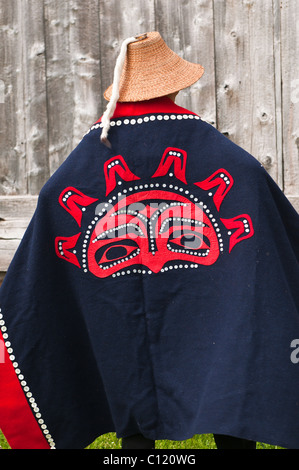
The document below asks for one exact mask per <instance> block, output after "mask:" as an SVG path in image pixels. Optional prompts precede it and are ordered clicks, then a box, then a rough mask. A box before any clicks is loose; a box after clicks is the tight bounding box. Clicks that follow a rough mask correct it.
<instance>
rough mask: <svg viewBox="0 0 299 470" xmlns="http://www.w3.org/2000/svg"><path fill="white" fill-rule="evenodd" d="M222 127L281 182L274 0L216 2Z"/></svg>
mask: <svg viewBox="0 0 299 470" xmlns="http://www.w3.org/2000/svg"><path fill="white" fill-rule="evenodd" d="M214 15H215V16H214V17H215V49H216V77H217V80H216V82H217V83H216V85H217V113H218V127H219V130H220V131H221V132H223V133H224V134H225V135H227V136H228V137H229V138H230V139H231V140H233V141H234V142H235V143H237V144H238V145H240V146H241V147H243V148H245V149H246V150H247V151H248V152H250V153H251V154H253V155H254V156H255V157H256V158H257V159H258V160H259V161H260V162H261V163H262V164H263V165H264V166H265V168H266V169H267V171H269V173H270V174H271V176H272V177H273V178H274V179H275V180H276V181H278V180H279V177H278V172H279V167H280V165H279V164H278V155H277V147H276V127H275V118H276V108H275V95H276V92H275V81H274V71H275V68H274V57H273V47H274V44H273V23H274V16H273V8H272V0H265V1H263V2H259V1H257V0H242V1H238V2H236V1H234V0H228V1H225V2H223V1H222V0H214Z"/></svg>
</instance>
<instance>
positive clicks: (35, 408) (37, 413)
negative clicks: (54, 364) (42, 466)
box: [0, 308, 56, 449]
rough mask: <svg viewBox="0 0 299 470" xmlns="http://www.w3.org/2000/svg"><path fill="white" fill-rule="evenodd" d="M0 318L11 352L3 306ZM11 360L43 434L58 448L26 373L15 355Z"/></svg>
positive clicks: (52, 445)
mask: <svg viewBox="0 0 299 470" xmlns="http://www.w3.org/2000/svg"><path fill="white" fill-rule="evenodd" d="M0 320H1V327H0V329H1V331H2V333H3V339H4V340H6V341H5V346H6V347H7V348H8V349H7V350H8V352H9V353H11V352H13V348H12V347H11V342H10V341H7V340H8V333H7V327H6V326H5V321H4V319H3V314H2V312H1V308H0ZM9 358H10V360H11V362H12V365H13V367H14V369H15V373H16V375H17V377H18V380H19V382H20V384H21V387H22V389H23V390H24V394H25V396H26V397H27V399H28V402H29V404H30V405H31V407H32V409H33V413H34V415H35V419H36V421H37V422H38V424H39V425H40V424H41V426H40V428H41V430H42V432H43V434H44V435H45V438H46V439H47V441H48V443H49V446H50V447H51V449H55V448H56V445H55V442H54V439H53V437H52V436H51V434H49V431H48V428H47V426H46V424H44V420H43V419H41V413H40V410H39V408H38V406H37V403H36V401H35V399H34V398H33V396H32V393H31V392H30V388H29V387H28V384H27V382H26V380H24V375H23V374H22V372H21V370H20V368H19V364H18V362H16V361H15V356H14V355H12V354H10V356H9Z"/></svg>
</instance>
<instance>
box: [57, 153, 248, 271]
mask: <svg viewBox="0 0 299 470" xmlns="http://www.w3.org/2000/svg"><path fill="white" fill-rule="evenodd" d="M186 165H187V152H186V151H185V150H183V149H178V148H173V147H168V148H167V149H166V150H165V152H164V153H163V155H162V158H161V160H160V163H159V165H158V167H157V170H156V171H155V172H154V174H153V175H152V176H151V177H150V178H149V179H147V181H146V182H142V181H141V180H140V177H138V176H137V175H135V174H134V173H133V172H132V171H131V170H130V169H129V167H128V165H127V162H126V161H125V159H124V158H123V157H122V156H121V155H117V156H115V157H112V158H110V159H109V160H107V161H106V162H105V164H104V177H105V181H106V199H104V200H99V199H98V198H95V197H91V196H87V195H85V194H84V193H82V192H81V191H79V190H78V189H76V188H73V187H67V188H65V190H64V191H62V192H61V194H60V196H59V203H60V205H61V206H62V207H63V209H64V210H66V211H67V212H68V213H69V215H70V216H72V217H73V218H74V220H75V222H76V223H77V225H79V227H81V225H83V221H84V220H87V209H88V207H89V206H91V207H94V206H95V208H97V207H98V206H99V203H100V209H99V210H98V211H97V212H96V215H95V216H93V217H92V220H90V219H89V220H90V221H89V222H87V225H84V226H83V227H82V231H81V232H79V233H76V234H75V235H72V236H59V237H56V239H55V249H56V254H57V256H59V257H60V258H62V259H63V260H65V261H67V262H69V263H72V264H74V265H75V266H76V267H78V268H83V272H86V273H87V272H89V273H91V274H93V275H95V276H96V277H99V278H105V277H108V276H112V277H116V276H119V275H124V274H135V273H142V274H145V273H149V274H151V273H158V272H167V271H170V270H172V269H174V268H182V267H183V268H186V269H189V268H195V267H196V268H198V267H200V266H201V265H205V266H210V265H212V264H214V263H215V262H216V261H217V260H218V258H219V256H220V255H221V254H223V253H224V251H225V240H228V250H227V251H228V253H231V251H232V249H233V248H234V247H235V245H236V244H238V243H239V242H241V241H243V240H245V239H247V238H250V237H252V236H253V234H254V229H253V224H252V221H251V218H250V216H249V215H248V214H240V215H237V216H236V215H235V216H233V217H232V218H225V219H224V218H221V217H219V214H218V213H219V212H220V210H221V205H222V203H223V201H224V199H225V198H226V196H227V195H228V193H229V191H231V189H232V187H233V185H234V180H233V177H232V175H231V174H230V173H228V171H227V170H225V169H224V168H220V169H218V170H216V171H215V172H214V173H213V174H210V175H207V176H206V177H205V178H204V179H202V180H201V181H196V182H194V183H192V184H191V185H190V184H188V183H187V180H186ZM123 183H126V186H125V187H124V189H123V191H120V189H119V184H123ZM199 192H200V193H201V196H199V195H198V194H199ZM111 193H112V194H111ZM207 199H208V201H210V202H213V207H212V205H211V204H210V202H207ZM83 215H84V218H83ZM85 224H86V222H85ZM82 239H83V240H82ZM80 252H81V261H80V259H79V256H78V254H79V253H80Z"/></svg>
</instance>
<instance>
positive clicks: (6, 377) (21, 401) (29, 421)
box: [0, 332, 50, 449]
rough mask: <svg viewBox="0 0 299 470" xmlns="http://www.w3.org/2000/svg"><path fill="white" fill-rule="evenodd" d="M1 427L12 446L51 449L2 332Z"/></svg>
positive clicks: (0, 367)
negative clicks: (27, 396)
mask: <svg viewBox="0 0 299 470" xmlns="http://www.w3.org/2000/svg"><path fill="white" fill-rule="evenodd" d="M0 342H1V351H2V354H1V360H2V361H3V349H4V362H0V429H1V430H2V432H3V434H4V436H5V438H6V440H7V442H8V444H9V445H10V447H11V448H12V449H50V446H49V444H48V441H47V439H46V438H45V436H44V434H43V432H42V430H41V429H40V427H39V425H38V423H37V421H36V419H35V417H34V415H33V413H32V410H31V406H30V405H29V403H28V401H27V399H26V397H25V395H24V391H23V389H22V386H21V384H20V382H19V379H18V377H17V375H16V373H15V370H14V367H13V365H12V362H11V360H10V358H9V354H8V352H7V349H6V347H5V345H4V339H3V336H2V333H1V332H0Z"/></svg>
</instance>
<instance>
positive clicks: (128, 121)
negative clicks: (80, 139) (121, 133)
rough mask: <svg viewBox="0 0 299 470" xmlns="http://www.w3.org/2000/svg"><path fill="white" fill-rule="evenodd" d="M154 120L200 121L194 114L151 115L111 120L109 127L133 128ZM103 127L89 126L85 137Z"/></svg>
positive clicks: (98, 124) (99, 125)
mask: <svg viewBox="0 0 299 470" xmlns="http://www.w3.org/2000/svg"><path fill="white" fill-rule="evenodd" d="M156 119H157V120H158V121H163V120H164V121H168V120H169V119H170V120H172V121H175V120H176V119H178V120H186V119H196V120H198V121H199V120H200V117H199V116H197V115H194V114H158V115H157V116H156V115H155V114H152V115H147V116H143V117H142V116H140V117H137V116H136V119H135V118H131V119H128V118H125V119H123V120H122V119H119V118H117V119H112V120H111V122H110V126H111V127H115V126H117V127H119V126H121V125H122V124H125V125H126V126H127V125H128V124H131V125H132V126H135V125H140V124H143V123H147V122H154V121H156ZM102 127H103V124H102V123H101V122H98V123H97V124H94V125H93V126H91V128H90V129H89V130H88V131H87V132H86V134H85V135H87V134H89V132H90V131H93V130H95V129H99V128H102Z"/></svg>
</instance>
